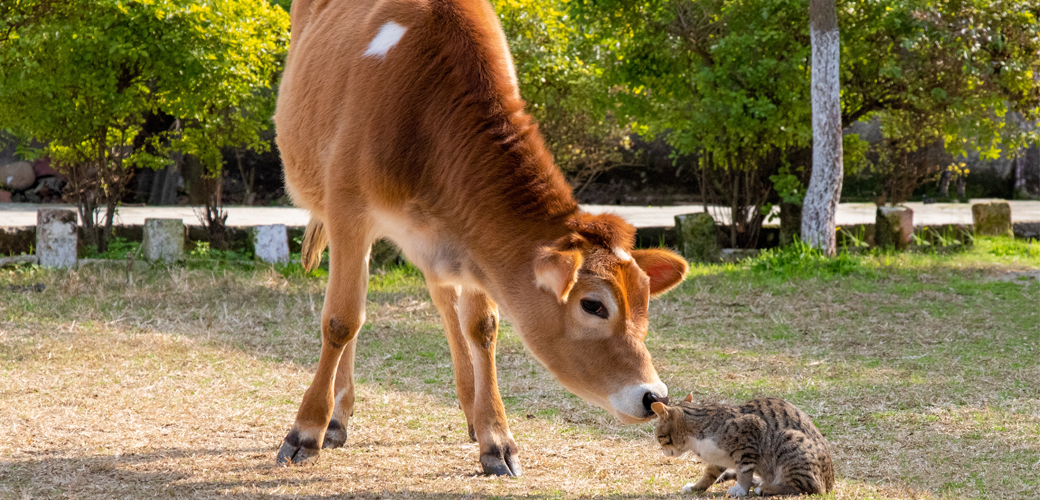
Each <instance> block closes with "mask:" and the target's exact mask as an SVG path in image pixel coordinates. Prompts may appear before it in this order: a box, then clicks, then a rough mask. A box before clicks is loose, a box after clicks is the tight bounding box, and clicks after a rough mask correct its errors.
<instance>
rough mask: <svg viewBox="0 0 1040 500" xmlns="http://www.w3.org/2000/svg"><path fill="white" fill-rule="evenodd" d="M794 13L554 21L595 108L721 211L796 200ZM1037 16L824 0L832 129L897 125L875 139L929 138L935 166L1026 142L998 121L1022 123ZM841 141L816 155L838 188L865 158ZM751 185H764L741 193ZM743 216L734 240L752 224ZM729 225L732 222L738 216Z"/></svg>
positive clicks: (634, 9) (736, 11)
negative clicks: (825, 159) (586, 77)
mask: <svg viewBox="0 0 1040 500" xmlns="http://www.w3.org/2000/svg"><path fill="white" fill-rule="evenodd" d="M808 3H809V2H808V1H807V0H573V1H572V2H570V4H569V10H570V12H571V13H572V15H573V16H575V18H576V21H577V24H578V25H579V26H582V30H583V33H584V35H585V36H586V37H587V38H588V39H590V40H593V41H594V43H595V44H596V45H597V46H598V47H600V57H599V58H598V59H597V60H596V61H595V62H596V64H599V65H601V66H602V67H603V74H604V79H605V85H604V88H607V89H610V90H611V91H612V92H613V93H614V94H613V95H614V96H615V100H614V102H613V103H611V104H610V105H609V106H612V108H611V109H612V110H616V111H617V113H618V116H620V117H622V118H623V119H624V120H625V121H630V122H632V123H633V124H634V125H633V127H634V130H636V131H637V132H640V133H647V134H650V135H663V136H665V137H667V140H668V142H669V144H671V145H672V146H673V147H675V148H676V150H677V151H678V152H679V153H682V154H689V155H695V156H697V157H699V158H700V160H699V168H700V169H701V172H702V174H703V177H702V178H704V179H706V180H707V181H714V182H702V185H705V184H706V185H707V186H708V187H712V186H715V191H716V195H718V196H720V197H726V196H728V197H729V200H730V204H731V206H732V207H734V211H735V212H737V211H739V208H740V207H741V206H747V205H753V204H754V203H756V202H757V201H756V200H763V199H766V198H767V197H766V196H763V195H762V194H761V193H759V192H757V190H758V189H767V190H768V189H770V188H774V189H773V191H776V190H775V188H776V187H782V190H783V191H784V193H776V192H772V193H768V198H769V199H773V200H778V201H779V199H780V195H781V194H782V195H783V197H784V198H785V199H786V200H787V201H799V200H798V198H800V193H802V192H804V191H802V190H801V188H800V186H804V185H805V184H804V182H805V181H806V180H808V179H806V174H810V170H811V168H810V165H809V163H808V162H807V161H805V158H808V157H809V155H807V154H806V151H807V148H809V147H810V146H811V145H812V144H813V142H812V129H811V127H810V124H811V120H810V116H811V115H810V109H811V107H810V103H811V97H810V96H811V94H810V79H811V76H810V74H809V68H810V67H814V66H813V65H811V64H810V63H811V60H810V57H811V55H812V53H811V51H810V46H811V44H810V38H811V33H810V30H809V29H808V28H809V27H810V26H809V25H810V20H809V9H808V8H807V6H808ZM1038 12H1040V6H1038V4H1037V3H1036V2H1035V1H1032V0H998V1H989V0H957V1H938V2H937V1H934V0H877V1H872V2H853V1H851V0H837V2H836V12H835V14H836V17H837V21H838V22H840V23H841V26H842V29H841V31H840V33H839V36H840V44H838V47H839V48H838V50H840V66H838V68H837V69H838V71H839V73H837V75H838V76H840V79H841V82H842V87H841V104H840V106H841V107H840V113H841V114H840V126H841V127H846V126H848V125H850V124H852V123H854V122H855V121H857V120H860V119H868V118H872V117H874V116H878V115H885V116H888V117H889V118H885V120H887V121H888V122H889V123H907V124H909V125H908V126H906V127H898V128H896V127H889V128H888V129H887V130H886V131H885V132H886V134H888V136H887V137H886V138H888V139H891V140H893V141H895V140H898V141H900V142H902V143H903V144H906V145H908V146H906V147H904V148H903V150H910V149H913V148H919V147H921V146H923V145H927V144H930V143H933V142H935V140H937V139H938V140H942V141H943V143H944V145H945V147H946V148H947V149H948V150H950V151H951V152H954V151H956V150H957V149H958V148H959V147H961V146H960V145H963V144H972V145H975V146H976V147H979V146H982V147H987V148H990V147H997V148H999V147H1008V146H1012V145H1014V144H1021V143H1023V141H1024V140H1026V138H1027V132H1022V131H1013V130H1011V129H1010V127H1007V126H1005V125H1003V124H1004V123H1005V121H1004V120H1003V118H1002V117H1003V115H1004V114H1005V113H1006V112H1007V111H1018V112H1019V113H1021V114H1022V115H1023V116H1024V117H1026V121H1029V120H1033V121H1034V122H1035V120H1036V118H1029V117H1035V116H1036V115H1037V105H1036V101H1037V99H1038V96H1040V80H1038V79H1037V78H1036V77H1035V75H1037V74H1040V67H1038V64H1040V63H1038V61H1040V59H1038V58H1037V57H1036V54H1037V53H1038V52H1040V47H1038V45H1037V44H1038V43H1040V32H1038V29H1037V17H1038V15H1040V14H1038ZM835 26H836V24H835ZM835 80H837V78H835ZM831 112H832V113H833V110H832V111H831ZM929 117H932V118H929ZM926 118H927V120H926ZM834 128H837V127H835V126H832V134H833V129H834ZM911 132H912V133H913V134H914V136H908V135H900V134H904V133H911ZM1032 133H1034V134H1035V132H1032ZM1034 137H1035V136H1034ZM843 143H844V144H845V145H843V146H842V147H841V148H840V149H838V148H837V146H833V147H834V149H833V150H832V151H831V152H832V153H834V152H836V151H840V152H841V153H843V154H844V156H845V159H844V161H843V163H844V164H845V165H846V168H845V170H846V171H845V174H846V175H849V174H851V172H850V169H849V168H848V167H849V166H852V165H864V164H866V162H864V161H861V160H862V158H860V157H855V158H853V157H850V155H862V154H863V153H864V152H865V148H864V147H863V146H862V144H860V142H859V141H858V140H857V138H856V137H854V136H846V137H845V138H844V140H843ZM910 144H913V146H912V147H911V146H909V145H910ZM850 145H853V146H855V147H849V146H850ZM814 152H815V151H814ZM781 169H783V170H781ZM811 173H812V174H815V173H816V172H811ZM763 178H765V179H769V180H771V181H772V183H773V186H770V185H769V184H767V183H762V182H754V180H755V179H759V180H760V179H763ZM738 181H739V182H740V184H741V185H738ZM830 186H831V187H832V188H833V187H835V186H840V184H838V183H837V182H833V181H832V182H831V183H830ZM720 188H726V189H720ZM734 188H739V191H733V189H734ZM727 189H728V190H730V192H731V193H733V192H739V193H744V194H742V195H741V196H735V195H732V194H728V193H727ZM790 205H795V204H794V203H791V204H790ZM748 215H749V217H748V219H747V220H748V222H747V227H746V228H745V229H744V233H745V234H748V235H750V234H754V231H755V229H754V224H755V223H756V222H757V221H760V219H756V218H754V217H752V216H751V214H748ZM735 221H736V224H734V225H739V224H742V223H743V219H742V218H741V217H740V216H739V214H738V217H735ZM817 231H818V230H815V231H814V232H817ZM733 239H734V240H735V239H736V238H733Z"/></svg>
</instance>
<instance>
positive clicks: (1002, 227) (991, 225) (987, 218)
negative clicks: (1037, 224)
mask: <svg viewBox="0 0 1040 500" xmlns="http://www.w3.org/2000/svg"><path fill="white" fill-rule="evenodd" d="M971 218H972V220H973V221H974V223H975V234H976V235H979V236H1012V235H1013V234H1014V233H1013V232H1012V227H1011V205H1010V204H1009V203H1008V202H1006V201H992V202H987V203H975V204H973V205H972V206H971Z"/></svg>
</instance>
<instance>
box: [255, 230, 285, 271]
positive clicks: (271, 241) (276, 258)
mask: <svg viewBox="0 0 1040 500" xmlns="http://www.w3.org/2000/svg"><path fill="white" fill-rule="evenodd" d="M253 254H254V255H256V258H258V259H260V260H262V261H264V262H269V263H271V264H275V263H281V262H288V261H289V233H288V231H286V229H285V224H271V225H267V226H255V227H253Z"/></svg>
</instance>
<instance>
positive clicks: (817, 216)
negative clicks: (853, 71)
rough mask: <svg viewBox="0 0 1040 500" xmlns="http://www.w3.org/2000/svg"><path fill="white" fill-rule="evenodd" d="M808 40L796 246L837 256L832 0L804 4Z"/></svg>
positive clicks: (837, 122)
mask: <svg viewBox="0 0 1040 500" xmlns="http://www.w3.org/2000/svg"><path fill="white" fill-rule="evenodd" d="M809 24H810V29H809V32H810V37H811V39H812V42H811V43H812V128H813V159H812V162H813V165H812V178H811V179H810V181H809V189H808V190H807V191H806V193H805V201H804V203H803V205H802V241H805V242H807V243H808V244H809V245H812V246H813V247H816V248H819V249H821V250H823V252H824V253H825V254H827V255H834V254H835V253H836V252H837V241H836V240H835V233H834V231H835V216H836V215H837V212H838V201H839V200H840V199H841V180H842V150H841V141H842V137H841V86H840V84H839V82H838V68H839V61H840V56H841V50H840V48H839V37H838V15H837V12H835V6H834V0H809Z"/></svg>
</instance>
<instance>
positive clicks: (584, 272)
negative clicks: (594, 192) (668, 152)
mask: <svg viewBox="0 0 1040 500" xmlns="http://www.w3.org/2000/svg"><path fill="white" fill-rule="evenodd" d="M575 226H576V231H575V232H573V233H571V234H568V235H566V236H564V237H562V238H560V239H558V240H556V241H555V242H553V243H552V244H551V245H549V246H546V247H543V248H541V249H539V251H538V255H537V256H536V258H535V269H534V274H535V281H536V284H537V286H538V288H539V290H538V295H539V296H538V297H537V302H538V305H537V307H536V309H538V310H540V311H541V314H539V318H538V319H537V320H535V321H533V322H531V323H532V324H536V325H538V326H537V328H535V329H534V331H528V332H522V333H523V334H524V335H523V337H524V340H525V343H526V344H527V346H528V347H529V348H530V349H531V351H532V352H533V353H534V355H535V356H536V357H538V359H539V360H540V361H541V362H542V363H543V364H545V366H546V367H547V368H548V369H549V371H551V372H552V373H553V375H554V376H555V377H556V378H557V380H559V381H560V383H561V384H563V386H564V387H566V388H567V389H568V390H570V391H571V392H573V393H574V394H576V395H578V396H580V397H581V398H582V399H584V400H586V401H588V402H590V403H593V404H595V405H597V406H600V407H602V408H603V409H605V410H607V411H608V412H610V413H611V414H613V415H614V416H615V417H617V418H618V419H619V420H621V421H622V422H625V423H636V422H642V421H646V420H649V419H650V418H651V417H653V415H654V413H653V411H652V410H651V408H650V405H651V404H652V403H654V402H657V401H667V396H668V388H667V387H666V386H665V385H664V384H663V383H661V380H660V378H658V376H657V371H656V370H655V369H654V366H653V363H652V361H651V359H650V353H649V352H648V351H647V349H646V345H645V344H644V343H643V341H644V339H645V337H646V331H647V326H648V324H649V321H648V317H647V308H648V306H649V300H650V298H651V297H654V296H656V295H659V294H661V293H664V292H665V291H667V290H669V289H671V288H672V287H674V286H676V285H678V284H679V283H680V282H681V281H682V279H683V277H684V276H685V274H686V270H687V264H686V261H685V260H684V259H683V258H681V257H679V256H678V255H676V254H674V253H672V252H670V251H667V250H631V248H632V240H633V236H634V230H633V229H631V226H630V225H628V224H627V223H625V222H624V221H623V220H621V219H620V218H618V217H615V216H609V215H600V216H585V217H584V218H583V219H582V220H580V221H579V222H578V223H576V224H575ZM528 310H531V309H528Z"/></svg>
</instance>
